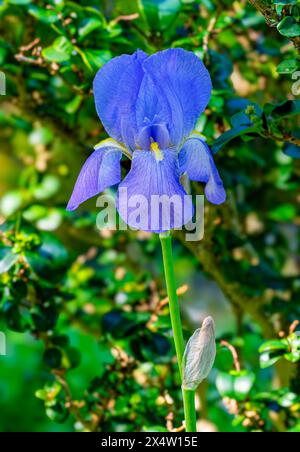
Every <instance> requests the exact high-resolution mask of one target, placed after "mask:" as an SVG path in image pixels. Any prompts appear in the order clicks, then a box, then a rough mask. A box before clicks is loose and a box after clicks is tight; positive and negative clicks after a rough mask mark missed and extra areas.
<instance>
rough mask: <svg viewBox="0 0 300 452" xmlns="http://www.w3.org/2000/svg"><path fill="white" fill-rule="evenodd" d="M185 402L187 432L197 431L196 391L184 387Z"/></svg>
mask: <svg viewBox="0 0 300 452" xmlns="http://www.w3.org/2000/svg"><path fill="white" fill-rule="evenodd" d="M182 393H183V404H184V413H185V423H186V428H185V429H186V431H187V432H196V431H197V428H196V408H195V391H192V390H187V389H183V390H182Z"/></svg>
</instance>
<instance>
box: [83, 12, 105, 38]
mask: <svg viewBox="0 0 300 452" xmlns="http://www.w3.org/2000/svg"><path fill="white" fill-rule="evenodd" d="M101 28H102V21H101V20H100V19H97V18H96V17H89V18H87V19H84V21H83V22H82V23H81V25H80V27H79V29H78V35H79V39H78V41H79V42H81V41H83V39H84V38H86V36H88V35H89V34H90V33H92V32H93V31H95V30H100V29H101Z"/></svg>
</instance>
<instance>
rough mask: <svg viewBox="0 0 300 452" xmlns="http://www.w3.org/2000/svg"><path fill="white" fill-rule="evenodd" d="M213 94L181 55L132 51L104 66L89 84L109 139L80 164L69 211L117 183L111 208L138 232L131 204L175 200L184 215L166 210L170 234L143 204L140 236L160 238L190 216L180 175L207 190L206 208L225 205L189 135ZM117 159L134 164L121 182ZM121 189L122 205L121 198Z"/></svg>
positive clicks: (202, 149)
mask: <svg viewBox="0 0 300 452" xmlns="http://www.w3.org/2000/svg"><path fill="white" fill-rule="evenodd" d="M211 90H212V84H211V79H210V75H209V73H208V71H207V69H206V68H205V66H204V64H203V63H202V62H201V60H200V59H199V58H198V57H197V56H196V55H195V54H193V53H192V52H188V51H185V50H183V49H169V50H165V51H162V52H158V53H156V54H154V55H152V56H150V57H149V56H148V55H146V54H145V53H144V52H142V51H140V50H138V51H137V52H135V53H134V54H133V55H122V56H120V57H117V58H114V59H112V60H111V61H110V62H109V63H107V64H106V65H105V66H103V67H102V68H101V69H100V70H99V72H98V74H97V75H96V78H95V80H94V95H95V103H96V109H97V112H98V115H99V117H100V119H101V121H102V123H103V125H104V127H105V129H106V131H107V133H108V134H109V135H110V137H111V138H109V139H107V140H104V141H102V142H101V143H100V144H99V145H97V146H96V147H95V152H94V153H93V154H92V155H91V156H90V157H89V158H88V159H87V161H86V162H85V164H84V166H83V168H82V170H81V172H80V175H79V177H78V180H77V182H76V185H75V188H74V191H73V194H72V196H71V199H70V201H69V204H68V207H67V208H68V210H75V209H76V208H77V207H78V206H79V205H80V204H81V203H83V202H84V201H86V200H87V199H89V198H91V197H93V196H96V195H98V194H99V193H101V192H103V191H104V190H105V189H107V188H108V187H111V186H113V185H117V184H119V187H118V199H117V209H118V211H119V214H120V216H121V217H122V218H123V220H124V221H125V222H126V223H128V224H129V225H130V226H135V227H136V224H131V223H132V222H131V220H130V218H131V217H130V212H131V210H132V205H131V204H130V199H131V198H132V197H135V196H136V195H138V196H140V195H143V196H144V198H145V199H146V200H150V198H151V196H153V195H156V196H167V197H168V198H169V199H171V198H172V197H175V198H176V199H177V200H178V199H179V200H180V203H181V204H182V206H184V208H183V209H181V211H180V213H179V214H178V213H177V214H176V213H174V209H171V213H170V218H169V223H168V227H164V225H163V221H162V219H161V218H158V217H159V216H160V210H159V209H158V211H157V209H156V210H155V211H154V209H153V206H152V208H151V203H145V206H144V210H147V212H146V213H147V214H148V221H147V223H146V224H143V225H141V226H140V229H142V230H146V231H153V232H163V231H164V230H167V229H173V228H174V227H180V226H182V225H184V224H186V223H187V222H188V221H190V220H191V218H192V216H193V208H192V206H191V204H189V202H187V201H186V198H187V196H186V192H185V190H184V188H183V186H182V185H181V183H180V177H181V176H182V175H183V174H184V173H185V174H187V176H188V177H189V179H191V180H194V181H199V182H203V183H204V184H205V195H206V198H207V199H208V201H210V202H211V203H213V204H221V203H223V202H224V201H225V199H226V193H225V190H224V187H223V183H222V180H221V178H220V175H219V173H218V170H217V168H216V166H215V164H214V160H213V156H212V153H211V151H210V149H209V147H208V146H207V144H206V143H205V141H204V140H203V138H202V137H201V135H199V134H197V133H196V132H194V128H195V125H196V122H197V120H198V118H199V116H200V115H201V113H203V111H204V110H205V108H206V106H207V104H208V102H209V100H210V97H211ZM122 155H125V156H127V157H128V158H130V159H131V160H132V163H131V169H130V171H129V173H128V174H127V176H126V177H125V179H124V180H123V181H122V178H121V157H122ZM124 189H126V193H127V196H126V197H125V198H124V197H121V196H120V193H123V191H124ZM124 199H125V200H124ZM142 209H143V206H142ZM178 215H179V217H178ZM153 220H155V221H153ZM154 224H155V226H153V225H154Z"/></svg>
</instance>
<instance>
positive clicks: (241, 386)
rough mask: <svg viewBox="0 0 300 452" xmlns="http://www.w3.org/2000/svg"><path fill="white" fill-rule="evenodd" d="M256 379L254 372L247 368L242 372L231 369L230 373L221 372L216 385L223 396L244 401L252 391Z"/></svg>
mask: <svg viewBox="0 0 300 452" xmlns="http://www.w3.org/2000/svg"><path fill="white" fill-rule="evenodd" d="M255 379H256V377H255V375H254V373H252V372H248V371H246V370H244V371H241V372H236V371H231V372H230V373H225V372H220V373H219V374H218V377H217V380H216V385H217V389H218V391H219V393H220V394H221V396H222V397H229V398H230V399H235V400H238V401H243V400H245V399H246V398H247V396H248V394H249V393H250V391H251V389H252V387H253V385H254V383H255Z"/></svg>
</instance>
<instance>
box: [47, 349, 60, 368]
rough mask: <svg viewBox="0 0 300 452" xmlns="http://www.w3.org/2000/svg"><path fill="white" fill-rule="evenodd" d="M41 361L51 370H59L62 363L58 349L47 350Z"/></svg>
mask: <svg viewBox="0 0 300 452" xmlns="http://www.w3.org/2000/svg"><path fill="white" fill-rule="evenodd" d="M43 361H44V363H45V364H46V365H47V366H48V367H50V368H51V369H59V368H60V366H61V362H62V353H61V351H60V350H59V349H58V348H48V349H47V350H46V351H45V353H44V356H43Z"/></svg>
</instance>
